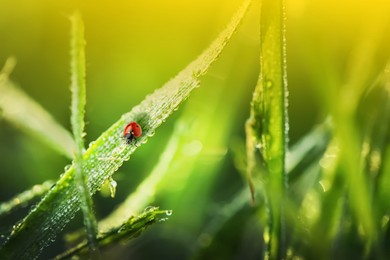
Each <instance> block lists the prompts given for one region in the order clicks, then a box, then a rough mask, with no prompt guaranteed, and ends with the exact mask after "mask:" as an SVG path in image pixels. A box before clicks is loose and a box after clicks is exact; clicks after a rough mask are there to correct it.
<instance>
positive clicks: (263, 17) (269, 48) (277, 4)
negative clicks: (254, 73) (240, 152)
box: [246, 0, 288, 259]
mask: <svg viewBox="0 0 390 260" xmlns="http://www.w3.org/2000/svg"><path fill="white" fill-rule="evenodd" d="M261 5H262V6H261V14H260V75H259V80H258V83H257V86H256V89H255V91H254V93H253V99H252V104H251V113H250V118H249V119H248V121H247V124H246V133H247V157H248V163H247V165H248V173H247V174H248V178H249V182H250V183H252V181H251V178H252V171H253V169H254V166H253V165H254V164H255V161H254V158H255V156H254V153H255V151H256V149H257V148H259V149H260V153H261V156H262V158H263V159H264V162H265V164H266V168H267V172H268V179H267V180H268V182H267V190H268V191H269V192H268V199H269V207H270V215H271V220H270V227H271V236H270V238H271V240H270V246H271V255H270V257H271V258H273V259H281V258H285V255H286V248H285V246H284V244H285V241H284V240H285V234H284V232H283V223H282V222H283V217H282V208H283V205H282V204H283V197H284V194H285V187H286V184H287V178H286V167H285V160H286V150H287V134H288V133H287V132H288V119H287V73H286V53H285V52H286V40H285V11H284V6H285V3H284V1H283V0H276V1H275V0H264V1H262V2H261ZM251 190H252V192H253V186H251Z"/></svg>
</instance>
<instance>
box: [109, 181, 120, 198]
mask: <svg viewBox="0 0 390 260" xmlns="http://www.w3.org/2000/svg"><path fill="white" fill-rule="evenodd" d="M108 181H109V187H110V194H111V198H115V193H116V186H117V185H118V184H117V183H116V181H115V180H114V179H113V178H112V177H110V178H109V179H108Z"/></svg>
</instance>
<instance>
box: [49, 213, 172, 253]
mask: <svg viewBox="0 0 390 260" xmlns="http://www.w3.org/2000/svg"><path fill="white" fill-rule="evenodd" d="M171 214H172V211H170V210H159V209H158V208H155V207H151V208H149V209H147V210H145V211H144V212H143V213H141V214H140V215H138V216H131V217H130V218H129V219H128V220H126V221H125V222H123V223H122V224H121V225H118V226H116V227H113V228H111V229H110V230H109V231H107V232H104V233H101V234H99V235H98V237H97V241H98V243H99V246H100V247H104V246H107V245H110V244H112V243H114V242H118V241H121V240H126V241H128V240H130V239H133V238H135V237H137V236H139V235H140V234H141V233H142V232H143V231H144V230H145V229H146V228H148V227H149V226H150V225H152V224H154V223H157V222H158V221H165V220H166V219H167V216H170V215H171ZM86 248H87V242H86V241H83V242H81V243H80V244H78V245H77V246H75V247H73V248H71V249H69V250H68V251H66V252H65V253H63V254H61V255H58V256H57V257H55V259H69V258H70V257H72V256H74V255H85V254H86Z"/></svg>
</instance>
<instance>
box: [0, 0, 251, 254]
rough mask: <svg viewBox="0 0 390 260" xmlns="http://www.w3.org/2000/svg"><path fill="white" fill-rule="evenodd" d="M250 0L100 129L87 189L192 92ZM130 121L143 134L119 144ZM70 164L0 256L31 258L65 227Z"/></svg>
mask: <svg viewBox="0 0 390 260" xmlns="http://www.w3.org/2000/svg"><path fill="white" fill-rule="evenodd" d="M250 2H251V1H250V0H247V1H245V2H244V3H243V4H242V6H241V8H240V9H239V10H238V12H237V14H236V15H235V16H234V17H233V18H232V20H231V22H230V23H229V25H228V26H227V28H226V29H225V30H224V31H222V32H221V33H220V35H219V36H218V38H217V39H216V40H215V41H214V42H213V43H212V44H211V46H210V47H209V48H208V49H206V50H205V51H204V52H203V53H202V54H201V55H200V56H199V57H198V58H197V59H195V60H194V61H193V62H192V63H190V64H189V65H188V66H187V67H186V68H185V69H184V70H183V71H181V72H180V73H179V74H178V75H177V76H176V77H175V78H173V79H172V80H170V81H169V82H167V83H166V84H165V85H164V86H163V87H162V88H160V89H158V90H156V91H155V92H154V93H153V94H151V95H149V96H147V97H146V98H145V100H143V101H142V102H141V103H140V104H139V105H138V106H136V107H134V108H133V109H132V110H131V111H130V112H129V113H126V114H124V115H123V116H122V117H121V118H120V119H119V120H118V121H117V122H115V123H114V124H113V125H112V126H111V127H110V128H109V129H107V131H105V132H104V133H103V134H102V135H101V136H100V137H99V138H98V139H97V140H96V141H95V142H92V143H91V144H90V145H89V148H88V149H87V151H86V152H85V154H84V156H83V160H84V164H83V171H84V172H85V173H86V175H87V179H88V182H87V185H88V188H89V190H90V192H91V193H94V192H96V190H97V189H98V188H100V186H101V185H102V184H103V182H104V181H105V180H106V179H108V178H110V177H111V175H112V174H113V173H114V172H115V171H116V170H117V169H118V168H119V167H120V166H121V165H122V164H123V162H124V161H127V160H129V158H130V155H131V154H132V153H133V152H134V151H135V150H136V149H137V148H138V147H139V146H140V145H141V144H143V143H146V142H147V139H148V138H149V137H151V136H153V135H154V132H155V130H156V128H157V127H158V126H160V125H161V124H162V123H163V122H164V120H166V118H168V117H169V115H170V114H172V113H173V111H174V110H175V109H177V108H178V106H179V105H180V103H181V102H183V101H184V100H185V99H186V98H188V96H189V94H190V93H191V91H192V90H194V89H195V88H196V87H198V86H199V77H200V76H202V75H204V74H205V73H206V72H207V70H208V68H209V67H210V66H211V65H212V64H213V63H214V62H215V61H216V60H217V58H218V56H219V55H220V53H221V52H222V50H223V49H224V47H225V45H226V44H227V43H228V41H229V40H230V38H231V36H232V35H233V33H234V32H235V30H236V29H237V28H238V25H239V24H240V22H241V20H242V18H243V17H244V15H245V13H246V10H247V9H248V7H249V4H250ZM130 121H137V122H138V123H139V124H140V125H141V127H142V129H143V133H144V134H143V135H142V136H141V137H140V138H138V140H137V141H136V142H133V143H131V144H130V145H124V142H123V139H122V132H123V128H124V126H125V125H126V124H127V123H129V122H130ZM74 177H75V173H74V167H71V168H70V169H69V170H68V171H67V172H66V173H64V175H63V176H62V178H61V179H60V180H59V181H58V182H57V184H56V186H55V187H54V188H53V189H51V190H50V192H49V193H48V194H47V195H46V196H45V198H43V200H42V201H41V202H40V203H39V204H38V205H37V207H36V208H35V209H34V210H32V211H31V212H30V214H29V215H28V216H27V217H26V218H25V219H24V220H23V221H22V222H21V223H20V224H19V225H18V226H17V227H16V228H15V229H14V230H13V232H12V234H11V236H10V237H9V238H8V241H7V242H6V243H5V245H4V246H3V247H2V248H1V249H0V255H1V256H4V257H8V258H36V257H37V256H38V255H39V254H40V252H41V251H42V250H43V249H44V248H45V247H46V246H48V245H49V244H50V243H51V241H52V240H54V239H55V237H56V235H57V234H58V233H59V232H60V231H61V230H62V229H63V228H64V227H65V225H66V224H67V223H68V222H69V220H70V219H72V218H73V217H74V215H75V213H76V212H77V211H78V209H79V198H78V192H77V188H76V187H75V181H74Z"/></svg>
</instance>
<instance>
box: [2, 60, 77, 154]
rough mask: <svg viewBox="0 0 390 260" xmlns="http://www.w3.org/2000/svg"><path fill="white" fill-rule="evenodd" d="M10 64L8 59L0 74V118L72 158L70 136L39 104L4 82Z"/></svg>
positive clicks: (12, 61) (72, 146) (13, 85)
mask: <svg viewBox="0 0 390 260" xmlns="http://www.w3.org/2000/svg"><path fill="white" fill-rule="evenodd" d="M14 64H15V60H14V59H8V61H7V63H6V65H5V67H4V69H3V71H2V72H1V73H0V93H1V95H0V109H1V117H2V118H4V119H5V120H7V121H8V122H10V123H11V124H13V125H14V126H16V127H18V128H20V129H21V130H22V131H23V132H25V133H27V134H29V135H32V136H33V137H35V138H37V139H38V140H40V141H41V142H43V143H45V144H47V145H48V146H49V147H51V148H52V149H53V150H55V151H57V152H59V153H60V154H63V155H65V156H66V157H68V158H69V159H72V158H73V153H74V151H75V149H76V145H75V142H74V141H73V139H72V136H71V134H70V133H69V132H68V131H67V130H66V129H65V128H63V127H62V126H61V125H59V124H58V123H57V122H56V121H55V120H54V119H53V117H52V116H51V115H50V114H49V113H48V112H47V111H46V110H45V109H44V108H43V107H42V106H41V105H39V104H38V103H36V102H35V101H34V100H33V99H31V98H30V97H29V96H28V95H27V94H26V93H25V92H23V90H21V89H19V88H18V87H17V86H16V85H15V84H14V83H12V82H11V81H10V80H9V79H8V75H9V73H10V71H11V70H12V67H13V66H14Z"/></svg>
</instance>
